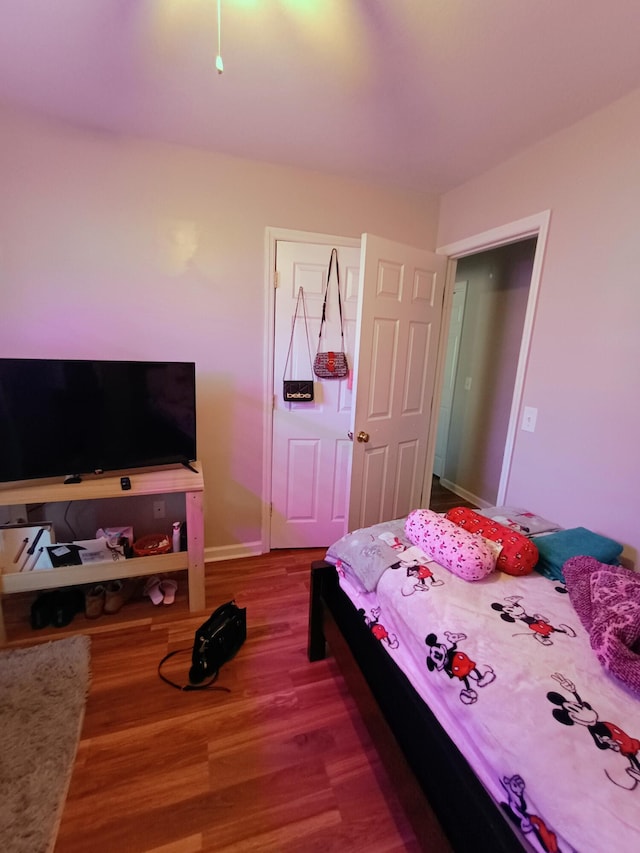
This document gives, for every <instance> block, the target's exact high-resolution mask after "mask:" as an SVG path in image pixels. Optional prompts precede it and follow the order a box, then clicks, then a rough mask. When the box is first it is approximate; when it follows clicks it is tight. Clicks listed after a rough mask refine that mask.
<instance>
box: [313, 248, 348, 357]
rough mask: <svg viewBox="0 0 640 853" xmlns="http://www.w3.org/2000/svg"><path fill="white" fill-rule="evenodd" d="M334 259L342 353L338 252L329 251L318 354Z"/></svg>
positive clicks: (341, 338)
mask: <svg viewBox="0 0 640 853" xmlns="http://www.w3.org/2000/svg"><path fill="white" fill-rule="evenodd" d="M334 258H335V259H336V283H337V285H338V313H339V314H340V340H341V344H342V345H341V351H342V352H344V326H343V321H342V297H341V296H340V266H339V264H338V250H337V249H332V250H331V257H330V258H329V269H328V271H327V284H326V287H325V289H324V301H323V303H322V319H321V320H320V332H319V333H318V349H317V350H316V352H320V340H321V338H322V329H323V326H324V324H325V320H326V317H327V297H328V295H329V283H330V281H331V269H332V267H333V259H334Z"/></svg>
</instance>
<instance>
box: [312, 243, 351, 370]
mask: <svg viewBox="0 0 640 853" xmlns="http://www.w3.org/2000/svg"><path fill="white" fill-rule="evenodd" d="M334 258H335V260H336V283H337V285H338V312H339V314H340V340H341V341H342V347H341V349H340V351H336V352H333V351H331V350H329V351H325V352H323V351H321V349H320V346H321V343H322V330H323V328H324V324H325V321H326V314H327V296H328V295H329V283H330V281H331V269H332V267H333V259H334ZM313 372H314V373H315V375H316V376H317V377H318V378H319V379H344V377H345V376H348V374H349V365H348V364H347V355H346V353H345V351H344V326H343V320H342V297H341V296H340V267H339V266H338V250H337V249H332V250H331V257H330V258H329V269H328V271H327V285H326V287H325V290H324V302H323V303H322V319H321V320H320V332H319V334H318V350H317V352H316V357H315V358H314V360H313Z"/></svg>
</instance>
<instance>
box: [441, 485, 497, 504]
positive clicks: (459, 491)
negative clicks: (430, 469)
mask: <svg viewBox="0 0 640 853" xmlns="http://www.w3.org/2000/svg"><path fill="white" fill-rule="evenodd" d="M440 485H442V486H444V487H445V489H449V491H450V492H453V493H454V495H458V497H459V498H462V499H463V500H465V501H469V503H470V504H475V505H476V506H479V507H480V509H485V507H488V506H493V504H492V503H489V501H485V500H483V499H482V498H479V497H478V496H477V495H474V494H472V493H471V492H468V491H467V490H466V489H463V488H462V486H459V485H458V484H457V483H452V482H451V481H450V480H445V479H444V478H443V477H440Z"/></svg>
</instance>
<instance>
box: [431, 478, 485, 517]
mask: <svg viewBox="0 0 640 853" xmlns="http://www.w3.org/2000/svg"><path fill="white" fill-rule="evenodd" d="M456 506H466V507H470V508H471V509H477V508H478V507H477V506H476V504H472V503H469V501H465V500H464V499H463V498H461V497H459V496H458V495H456V494H455V493H454V492H451V491H449V489H445V487H444V486H443V485H442V483H441V482H440V478H439V477H436V476H434V477H433V481H432V484H431V501H430V503H429V508H430V509H432V510H433V511H434V512H447V510H449V509H453V507H456Z"/></svg>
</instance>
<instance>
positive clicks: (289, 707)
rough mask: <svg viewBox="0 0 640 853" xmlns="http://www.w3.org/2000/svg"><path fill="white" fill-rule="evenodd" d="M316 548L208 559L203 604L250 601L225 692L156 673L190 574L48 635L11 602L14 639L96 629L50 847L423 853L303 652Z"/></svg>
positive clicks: (367, 745) (66, 851) (359, 733)
mask: <svg viewBox="0 0 640 853" xmlns="http://www.w3.org/2000/svg"><path fill="white" fill-rule="evenodd" d="M324 553H325V549H318V550H313V551H275V552H272V553H271V554H269V555H265V556H263V557H256V558H247V559H242V560H233V561H227V562H219V563H211V564H208V566H207V608H208V610H209V611H211V610H213V609H214V608H215V607H216V606H217V605H219V604H221V603H223V602H225V601H227V600H229V599H231V598H235V599H236V601H237V603H238V605H239V606H242V607H246V608H247V616H248V639H247V642H246V643H245V645H244V646H243V647H242V649H241V651H240V652H239V654H238V655H237V656H236V658H235V659H234V660H233V661H231V662H230V663H228V664H227V665H226V666H225V667H224V669H223V670H222V673H221V677H220V680H219V683H220V684H221V685H224V686H225V687H228V688H230V691H231V692H230V693H223V692H195V693H183V692H180V691H178V690H175V689H173V688H171V687H169V686H168V685H166V684H164V683H163V682H161V681H160V679H159V678H158V676H157V672H156V668H157V664H158V662H159V661H160V660H161V658H162V657H163V656H164V655H165V654H166V653H167V652H168V651H172V650H174V649H186V650H187V651H185V653H184V654H182V655H177V656H175V657H174V658H172V666H171V667H170V668H169V669H168V671H167V672H168V674H170V675H171V676H172V677H173V678H175V679H176V680H179V681H181V682H182V683H185V681H186V677H187V672H188V667H189V662H190V650H191V645H192V642H193V635H194V631H195V629H196V628H197V627H198V625H199V624H201V622H202V621H203V618H202V615H199V616H193V615H191V614H190V613H189V611H188V607H187V602H186V595H185V587H186V573H178V575H176V577H178V579H179V581H180V589H179V594H178V598H177V600H176V603H175V604H173V605H171V606H164V605H159V606H157V607H154V606H153V605H152V604H151V602H150V601H149V600H148V599H144V598H141V597H140V596H136V597H135V598H134V599H132V601H131V602H130V603H128V604H127V605H126V606H125V608H123V610H122V611H121V613H120V614H118V615H116V616H102V617H100V619H98V620H95V621H91V622H89V621H88V620H86V619H85V618H84V616H83V615H80V616H78V617H76V619H75V620H74V622H73V623H72V624H71V625H70V626H69V628H68V629H58V630H55V629H45V631H48V632H49V633H43V634H41V633H40V632H35V631H32V630H31V629H30V628H29V627H28V609H29V602H30V599H29V598H28V597H26V596H23V595H14V596H9V597H7V598H5V613H6V619H7V626H8V629H9V631H10V637H12V638H13V641H14V642H18V643H24V642H34V641H36V640H37V641H42V640H45V639H51V638H52V637H59V636H63V635H67V634H69V633H73V632H81V631H87V630H88V629H89V630H90V631H91V637H92V646H91V655H92V685H91V690H90V694H89V697H88V702H87V708H86V714H85V719H84V726H83V731H82V738H81V742H80V745H79V750H78V755H77V760H76V764H75V768H74V772H73V777H72V780H71V784H70V789H69V793H68V797H67V801H66V806H65V810H64V814H63V817H62V822H61V826H60V831H59V834H58V842H57V846H56V848H55V849H56V853H86V851H87V850H91V851H92V853H102V851H104V853H107V851H108V853H112V851H118V852H119V853H120V851H124V853H142V851H145V853H150V852H151V851H153V853H191V851H217V853H232V851H233V853H235V852H236V851H278V853H280V851H282V853H287V852H288V851H291V853H294V851H295V853H297V851H305V853H307V851H311V853H313V851H322V853H326V851H337V853H340V851H367V852H368V853H394V851H397V853H400V851H418V850H419V849H420V847H419V845H418V843H417V841H416V839H415V836H414V835H413V833H412V830H411V828H410V825H409V823H408V820H407V818H406V816H405V814H404V813H403V811H402V808H401V807H400V805H399V803H398V801H397V798H396V796H395V794H394V791H393V789H392V787H391V784H390V782H389V779H388V777H387V776H386V774H385V772H384V770H383V768H382V766H381V763H380V760H379V757H378V754H377V752H376V750H375V748H374V747H373V745H372V742H371V740H370V738H369V736H368V733H367V730H366V729H365V728H364V726H363V723H362V719H361V717H360V715H359V713H358V711H357V710H356V706H355V703H354V701H353V698H352V697H351V695H350V694H349V692H348V691H347V689H346V686H345V683H344V681H343V679H342V677H341V676H340V674H339V672H338V670H337V668H336V665H335V663H334V661H333V660H332V659H328V660H326V661H320V662H317V663H313V664H310V663H309V662H308V661H307V657H306V639H307V607H308V580H309V564H310V562H311V560H313V559H319V558H322V557H323V556H324ZM125 620H126V621H127V623H128V627H122V623H123V622H124V621H125ZM119 624H120V627H117V626H118V625H119ZM174 661H175V663H173V662H174ZM431 849H432V850H434V851H435V850H436V849H437V850H438V853H440V851H441V850H443V849H447V848H446V845H444V846H438V847H437V848H436V847H434V848H431Z"/></svg>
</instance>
